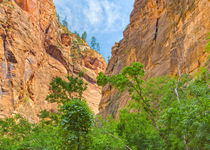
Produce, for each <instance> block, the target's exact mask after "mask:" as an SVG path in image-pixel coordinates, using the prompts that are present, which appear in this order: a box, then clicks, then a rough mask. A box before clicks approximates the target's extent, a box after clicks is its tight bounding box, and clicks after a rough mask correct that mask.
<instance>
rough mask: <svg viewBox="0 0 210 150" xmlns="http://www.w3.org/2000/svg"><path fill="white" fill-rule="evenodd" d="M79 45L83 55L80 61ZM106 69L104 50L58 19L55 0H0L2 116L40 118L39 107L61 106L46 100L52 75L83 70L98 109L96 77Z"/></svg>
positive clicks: (90, 100)
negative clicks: (76, 56) (81, 38)
mask: <svg viewBox="0 0 210 150" xmlns="http://www.w3.org/2000/svg"><path fill="white" fill-rule="evenodd" d="M74 49H80V50H81V54H82V55H81V56H80V58H79V59H78V60H76V61H75V60H72V58H71V57H70V55H71V54H72V53H73V51H74ZM73 62H74V64H75V65H74V69H73ZM105 68H106V62H105V60H104V59H103V58H102V56H101V55H99V54H98V53H97V52H95V51H93V50H91V49H90V47H88V46H87V44H86V42H84V41H79V40H78V38H77V37H76V35H74V34H72V33H70V32H68V31H67V30H66V29H65V28H64V27H62V26H61V25H60V24H59V22H58V20H57V17H56V12H55V7H54V4H53V2H52V1H51V0H15V1H4V2H3V1H2V0H1V1H0V118H2V117H6V116H10V115H12V114H14V113H21V114H22V115H23V116H25V117H26V118H28V119H29V120H30V121H35V120H37V119H38V118H37V116H36V114H37V113H38V112H39V111H40V110H42V109H48V110H51V111H54V109H55V108H56V105H55V104H49V103H47V102H46V101H45V98H46V96H47V95H48V93H49V89H50V84H49V83H50V81H51V79H52V78H53V77H56V76H60V77H63V78H65V77H66V75H67V73H69V74H73V73H77V72H78V71H79V69H82V70H83V71H85V76H84V80H85V81H86V82H87V83H88V89H87V91H86V92H85V95H84V96H85V97H86V98H87V103H88V105H89V106H90V107H91V109H92V110H93V111H94V112H95V113H97V112H98V104H99V101H100V99H101V89H100V88H99V87H98V86H97V85H96V83H95V82H96V76H97V73H98V72H100V71H105Z"/></svg>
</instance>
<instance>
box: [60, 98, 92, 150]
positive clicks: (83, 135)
mask: <svg viewBox="0 0 210 150" xmlns="http://www.w3.org/2000/svg"><path fill="white" fill-rule="evenodd" d="M59 112H60V113H61V126H62V128H63V130H64V132H63V135H64V137H65V139H64V142H65V143H66V144H65V145H66V146H67V147H68V148H69V149H77V150H80V149H86V148H85V147H86V143H87V134H88V133H89V131H90V129H91V127H92V125H93V121H94V119H93V115H92V113H91V111H90V109H89V108H88V106H87V104H86V102H85V101H84V100H79V99H72V100H71V101H67V102H65V103H63V105H62V106H61V107H60V109H59ZM66 146H65V147H66Z"/></svg>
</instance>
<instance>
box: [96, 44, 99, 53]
mask: <svg viewBox="0 0 210 150" xmlns="http://www.w3.org/2000/svg"><path fill="white" fill-rule="evenodd" d="M96 51H97V52H98V53H100V45H99V43H96Z"/></svg>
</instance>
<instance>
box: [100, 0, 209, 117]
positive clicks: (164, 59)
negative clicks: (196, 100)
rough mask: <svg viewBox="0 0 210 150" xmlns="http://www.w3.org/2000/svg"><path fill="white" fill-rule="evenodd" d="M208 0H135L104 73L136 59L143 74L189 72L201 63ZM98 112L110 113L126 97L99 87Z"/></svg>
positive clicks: (203, 51) (148, 75) (116, 70)
mask: <svg viewBox="0 0 210 150" xmlns="http://www.w3.org/2000/svg"><path fill="white" fill-rule="evenodd" d="M209 9H210V1H209V0H135V4H134V9H133V11H132V13H131V15H130V24H129V25H128V26H127V28H126V29H125V31H124V33H123V34H124V38H123V39H122V40H121V41H120V42H119V43H116V44H115V46H114V47H113V48H112V57H111V59H110V61H109V64H108V67H107V69H106V74H107V75H114V74H117V73H119V72H120V71H121V70H122V68H124V67H125V66H127V65H130V64H131V62H134V61H138V62H141V63H142V64H144V66H145V71H146V76H145V78H150V77H154V76H161V75H167V74H171V75H176V74H177V70H178V66H179V65H180V70H181V72H182V73H191V74H193V73H194V72H195V71H196V70H197V69H198V68H199V67H201V66H204V65H205V62H206V58H207V54H206V53H205V46H206V44H207V40H206V38H207V36H208V32H210V22H209V20H210V13H209ZM102 94H103V97H102V100H101V102H100V106H99V109H100V112H101V114H103V115H105V116H106V115H107V114H113V115H116V112H117V111H118V109H119V108H122V107H123V106H124V105H125V104H126V103H127V101H128V99H129V97H128V94H127V93H124V94H121V95H120V94H119V93H118V92H117V91H116V90H114V89H112V88H111V86H109V85H107V86H106V87H104V88H103V92H102Z"/></svg>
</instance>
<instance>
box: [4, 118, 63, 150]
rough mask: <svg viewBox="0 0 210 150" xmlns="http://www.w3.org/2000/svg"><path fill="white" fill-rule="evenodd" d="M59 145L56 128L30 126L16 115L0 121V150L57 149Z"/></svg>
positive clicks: (37, 125) (39, 125)
mask: <svg viewBox="0 0 210 150" xmlns="http://www.w3.org/2000/svg"><path fill="white" fill-rule="evenodd" d="M60 143H61V138H60V136H59V132H58V128H56V127H54V126H46V125H43V124H42V123H39V124H31V123H29V122H28V121H26V120H25V119H24V118H22V117H21V116H20V115H16V116H15V117H14V118H7V119H6V120H0V149H1V150H21V149H24V150H34V149H46V150H51V149H58V146H59V144H60Z"/></svg>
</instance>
